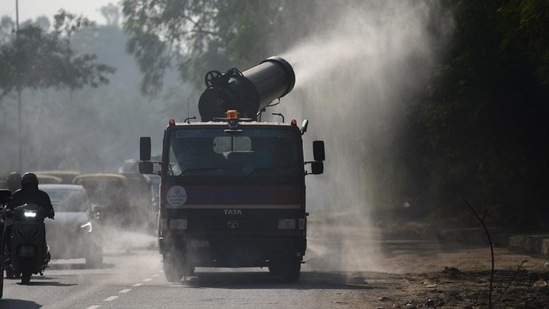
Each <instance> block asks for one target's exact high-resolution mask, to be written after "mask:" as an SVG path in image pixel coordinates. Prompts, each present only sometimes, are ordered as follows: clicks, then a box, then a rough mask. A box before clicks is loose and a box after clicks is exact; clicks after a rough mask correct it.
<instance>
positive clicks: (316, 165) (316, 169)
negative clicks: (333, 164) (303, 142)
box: [311, 161, 324, 175]
mask: <svg viewBox="0 0 549 309" xmlns="http://www.w3.org/2000/svg"><path fill="white" fill-rule="evenodd" d="M322 173H324V162H322V161H314V162H311V174H313V175H320V174H322Z"/></svg>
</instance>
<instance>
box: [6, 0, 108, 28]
mask: <svg viewBox="0 0 549 309" xmlns="http://www.w3.org/2000/svg"><path fill="white" fill-rule="evenodd" d="M118 2H119V0H88V1H80V0H19V22H23V21H25V20H28V19H33V20H34V19H35V18H36V17H38V16H43V15H45V16H47V17H48V18H50V20H52V19H53V15H55V14H56V13H57V12H58V11H59V10H60V9H64V10H65V11H67V12H69V13H72V14H76V15H83V16H85V17H87V18H89V19H91V20H94V21H96V22H97V23H100V24H102V23H105V19H104V18H103V16H102V15H101V13H100V12H99V9H100V8H101V7H103V6H106V5H108V4H109V3H112V4H118ZM15 3H16V0H0V15H1V16H4V15H8V16H10V17H11V18H12V19H13V20H15V17H16V5H15Z"/></svg>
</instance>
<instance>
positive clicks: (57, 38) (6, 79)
mask: <svg viewBox="0 0 549 309" xmlns="http://www.w3.org/2000/svg"><path fill="white" fill-rule="evenodd" d="M2 23H3V25H11V26H14V25H13V23H9V22H8V21H7V20H5V19H3V20H2ZM89 26H92V24H91V23H90V22H89V21H88V20H87V19H85V18H83V17H76V16H74V15H72V14H68V13H65V12H63V11H62V12H60V13H59V14H58V15H56V16H55V22H54V28H53V31H51V32H48V31H47V30H45V29H44V28H43V27H41V26H40V25H39V24H32V23H29V24H26V25H25V26H24V27H22V28H21V29H19V30H14V31H13V32H12V34H11V37H9V38H8V39H6V38H5V37H3V40H4V41H3V44H2V45H1V46H0V70H1V71H2V74H1V75H0V89H2V93H3V94H4V95H5V94H6V93H9V92H11V91H13V90H15V89H25V88H30V89H48V88H56V89H64V88H66V89H78V88H82V87H83V86H85V85H90V86H92V87H98V86H100V85H102V84H107V83H108V78H107V75H108V74H112V73H114V72H115V69H114V68H113V67H111V66H107V65H105V64H99V63H95V60H96V56H95V55H93V54H83V55H77V54H76V53H75V52H74V51H73V49H72V48H71V44H70V38H71V34H73V33H74V32H76V31H79V30H80V29H81V28H84V27H89ZM3 29H6V27H3Z"/></svg>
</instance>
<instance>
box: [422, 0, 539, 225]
mask: <svg viewBox="0 0 549 309" xmlns="http://www.w3.org/2000/svg"><path fill="white" fill-rule="evenodd" d="M534 3H535V4H534ZM541 3H543V2H542V1H538V2H536V1H504V2H503V3H497V2H469V1H447V2H446V5H447V8H448V9H450V10H451V11H452V12H453V15H454V18H455V24H456V30H455V33H454V36H453V38H452V40H451V43H450V44H449V45H448V46H447V49H446V53H445V58H444V61H443V62H442V63H441V65H440V66H439V68H438V69H437V70H436V72H435V74H434V75H433V77H432V80H431V83H430V85H429V87H428V91H427V93H426V96H427V98H426V100H423V101H422V103H421V104H419V105H418V106H417V110H416V112H417V113H418V114H419V115H420V116H419V118H420V121H421V122H422V123H423V124H424V127H425V130H426V131H425V135H424V136H422V137H421V138H423V140H424V141H427V143H428V145H429V147H430V149H432V150H433V152H432V153H430V156H429V162H436V161H437V160H436V158H437V157H438V158H439V159H442V160H443V162H445V163H444V165H443V166H444V168H441V169H437V170H436V172H437V173H439V174H440V175H445V176H441V177H440V179H439V181H440V183H439V186H440V187H441V188H445V187H446V188H454V187H455V185H451V183H454V184H458V186H459V187H460V188H461V189H462V191H461V192H459V191H458V192H459V193H462V194H469V195H470V196H475V197H476V198H477V199H478V200H479V201H482V202H485V203H488V204H489V205H492V206H493V207H496V208H497V211H496V213H497V214H499V215H500V216H501V217H505V218H506V219H505V220H508V221H506V223H511V221H512V223H522V224H525V223H526V221H528V222H529V223H534V221H536V219H535V216H536V215H534V216H532V214H537V215H540V214H547V211H546V210H545V209H544V208H543V207H541V205H543V203H544V200H546V199H547V198H548V197H549V196H547V194H546V193H545V192H546V191H547V190H546V188H547V186H548V185H549V182H548V181H547V180H546V179H547V177H546V174H547V172H548V168H549V159H548V158H549V150H548V149H549V145H548V141H547V139H546V138H545V136H547V134H548V133H549V130H548V129H549V128H548V125H547V122H546V121H545V119H546V118H547V116H549V115H548V112H549V109H548V105H547V102H546V101H547V94H548V90H549V89H548V87H547V86H549V85H547V83H546V79H547V76H546V74H545V73H544V70H545V69H544V67H546V65H547V63H548V62H547V60H546V59H545V58H544V56H543V55H545V54H546V53H547V52H548V51H549V46H548V44H547V39H546V37H545V38H541V37H539V35H540V33H541V32H542V30H543V29H544V27H545V26H544V25H547V24H549V19H548V15H547V13H546V12H547V10H545V11H543V10H541V11H538V9H540V7H539V6H543V5H542V4H541ZM541 12H544V13H541ZM431 167H432V166H431ZM449 170H454V171H456V170H457V175H456V174H454V175H452V176H453V177H450V176H451V175H450V174H448V171H449ZM456 176H457V177H456ZM430 181H433V179H431V180H430ZM458 192H454V194H455V193H457V194H459V193H458ZM439 202H444V201H439ZM446 202H447V201H446ZM517 205H522V206H520V208H517ZM500 223H503V222H502V221H500Z"/></svg>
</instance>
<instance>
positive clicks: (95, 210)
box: [88, 205, 105, 220]
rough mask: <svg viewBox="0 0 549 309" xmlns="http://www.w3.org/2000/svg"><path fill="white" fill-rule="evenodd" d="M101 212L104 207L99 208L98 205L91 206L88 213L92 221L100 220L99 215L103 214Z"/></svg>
mask: <svg viewBox="0 0 549 309" xmlns="http://www.w3.org/2000/svg"><path fill="white" fill-rule="evenodd" d="M103 210H105V207H103V206H99V205H93V206H92V209H90V211H89V213H88V214H89V217H90V218H93V219H97V220H99V219H101V214H102V213H103Z"/></svg>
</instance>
